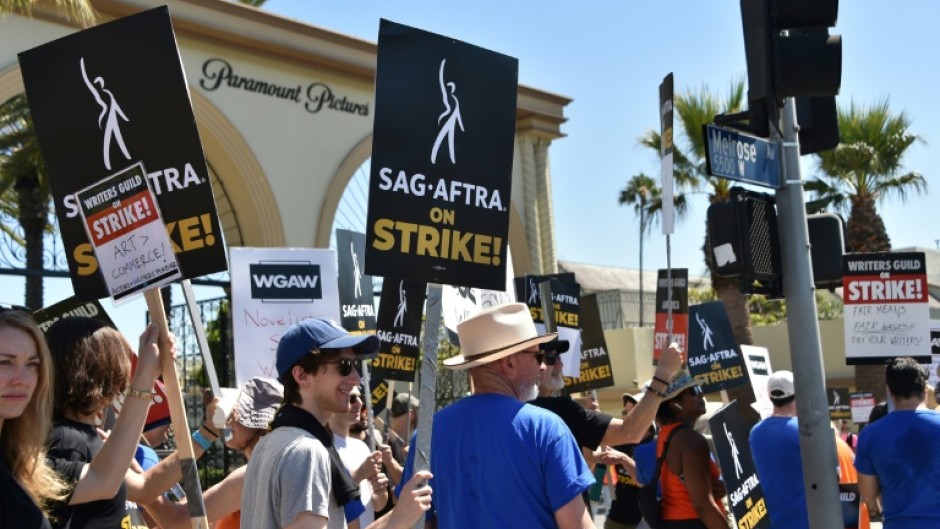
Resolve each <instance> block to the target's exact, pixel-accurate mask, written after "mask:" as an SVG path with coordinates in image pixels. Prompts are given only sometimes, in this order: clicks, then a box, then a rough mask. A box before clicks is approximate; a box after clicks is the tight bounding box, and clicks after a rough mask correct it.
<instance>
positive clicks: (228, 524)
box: [215, 511, 242, 529]
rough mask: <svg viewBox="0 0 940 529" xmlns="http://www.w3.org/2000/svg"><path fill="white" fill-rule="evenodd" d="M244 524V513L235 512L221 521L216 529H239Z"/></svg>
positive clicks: (216, 525)
mask: <svg viewBox="0 0 940 529" xmlns="http://www.w3.org/2000/svg"><path fill="white" fill-rule="evenodd" d="M241 523H242V512H241V511H235V512H233V513H231V514H227V515H225V516H223V517H222V518H220V519H219V521H218V522H217V523H216V524H215V529H238V528H239V527H240V526H241Z"/></svg>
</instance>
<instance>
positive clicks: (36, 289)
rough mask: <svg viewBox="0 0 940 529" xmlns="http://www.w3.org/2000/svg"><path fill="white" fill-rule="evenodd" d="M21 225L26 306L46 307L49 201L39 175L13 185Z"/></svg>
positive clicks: (29, 176) (28, 177) (23, 178)
mask: <svg viewBox="0 0 940 529" xmlns="http://www.w3.org/2000/svg"><path fill="white" fill-rule="evenodd" d="M14 190H15V191H16V199H17V206H18V207H19V219H18V220H19V223H20V227H22V228H23V239H24V240H25V241H26V292H25V296H24V298H25V299H24V305H26V306H27V307H29V308H31V309H40V308H42V307H43V272H44V267H43V253H44V248H43V236H44V235H45V230H46V226H47V225H48V221H49V219H48V208H49V197H48V196H45V194H44V193H43V190H42V187H41V186H40V185H39V175H38V174H36V173H32V174H30V175H28V176H24V177H22V178H20V179H19V180H17V182H16V184H15V185H14Z"/></svg>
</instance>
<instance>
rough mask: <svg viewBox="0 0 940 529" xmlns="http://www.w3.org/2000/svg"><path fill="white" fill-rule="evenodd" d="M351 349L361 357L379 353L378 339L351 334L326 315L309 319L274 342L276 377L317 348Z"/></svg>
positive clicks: (280, 377)
mask: <svg viewBox="0 0 940 529" xmlns="http://www.w3.org/2000/svg"><path fill="white" fill-rule="evenodd" d="M347 347H349V348H351V349H353V351H355V353H356V355H357V356H358V357H359V358H360V359H361V360H367V359H369V358H374V357H375V356H376V355H378V354H379V339H378V337H377V336H375V335H374V334H358V335H351V334H349V333H348V332H346V329H344V328H342V327H340V326H339V325H338V324H337V323H336V322H334V321H332V320H329V319H327V318H322V317H320V318H311V319H309V320H303V321H302V322H300V323H297V324H294V325H293V326H292V327H291V328H290V329H287V332H285V333H284V336H281V341H280V342H279V343H278V344H277V361H276V366H277V378H278V380H279V381H280V382H282V383H283V382H284V376H285V375H286V374H287V373H288V372H289V371H290V369H291V368H292V367H294V364H296V363H297V362H298V361H300V359H301V358H303V357H304V356H307V355H308V354H310V353H311V352H313V351H314V350H316V349H346V348H347Z"/></svg>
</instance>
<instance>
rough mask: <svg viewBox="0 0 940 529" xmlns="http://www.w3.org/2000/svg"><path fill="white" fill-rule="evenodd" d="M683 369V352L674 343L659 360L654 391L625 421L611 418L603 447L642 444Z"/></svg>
mask: <svg viewBox="0 0 940 529" xmlns="http://www.w3.org/2000/svg"><path fill="white" fill-rule="evenodd" d="M680 367H682V351H681V350H680V349H679V345H678V344H676V343H675V342H673V343H672V344H671V345H670V346H669V348H668V349H666V350H665V351H663V354H662V356H660V357H659V365H657V366H656V372H655V374H654V375H653V379H652V381H651V382H650V387H651V388H652V390H653V391H649V390H647V391H646V392H645V393H644V394H643V398H641V399H640V402H638V403H637V405H636V407H635V408H633V411H631V412H630V414H629V415H627V417H626V418H625V419H623V420H621V419H617V418H614V419H611V421H610V424H609V425H608V426H607V432H606V433H604V438H603V439H601V444H602V445H608V446H617V445H624V444H637V443H639V442H640V441H642V440H643V437H644V436H645V435H646V431H647V430H648V429H649V427H650V424H652V423H653V419H655V418H656V410H658V409H659V404H660V403H661V402H662V396H661V394H662V393H663V392H664V391H665V390H666V387H667V386H668V385H669V381H670V380H672V377H673V375H675V374H676V371H678V370H679V368H680ZM657 392H658V393H659V394H657Z"/></svg>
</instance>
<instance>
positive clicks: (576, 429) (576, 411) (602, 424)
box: [529, 397, 613, 450]
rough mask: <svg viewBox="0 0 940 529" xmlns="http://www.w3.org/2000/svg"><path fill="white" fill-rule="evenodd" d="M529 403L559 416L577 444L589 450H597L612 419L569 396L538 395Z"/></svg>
mask: <svg viewBox="0 0 940 529" xmlns="http://www.w3.org/2000/svg"><path fill="white" fill-rule="evenodd" d="M529 404H532V405H534V406H538V407H539V408H544V409H546V410H548V411H550V412H552V413H554V414H555V415H557V416H559V417H561V420H563V421H565V424H567V425H568V428H570V429H571V433H572V434H574V438H575V440H576V441H577V442H578V446H583V447H585V448H587V449H589V450H597V447H598V446H600V445H601V440H602V439H603V438H604V434H605V433H607V427H608V426H610V421H611V419H613V417H611V416H610V415H607V414H605V413H600V412H597V411H594V410H588V409H585V408H584V406H582V405H580V404H578V403H577V402H575V401H573V400H571V398H569V397H538V398H537V399H535V400H533V401H530V402H529Z"/></svg>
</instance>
